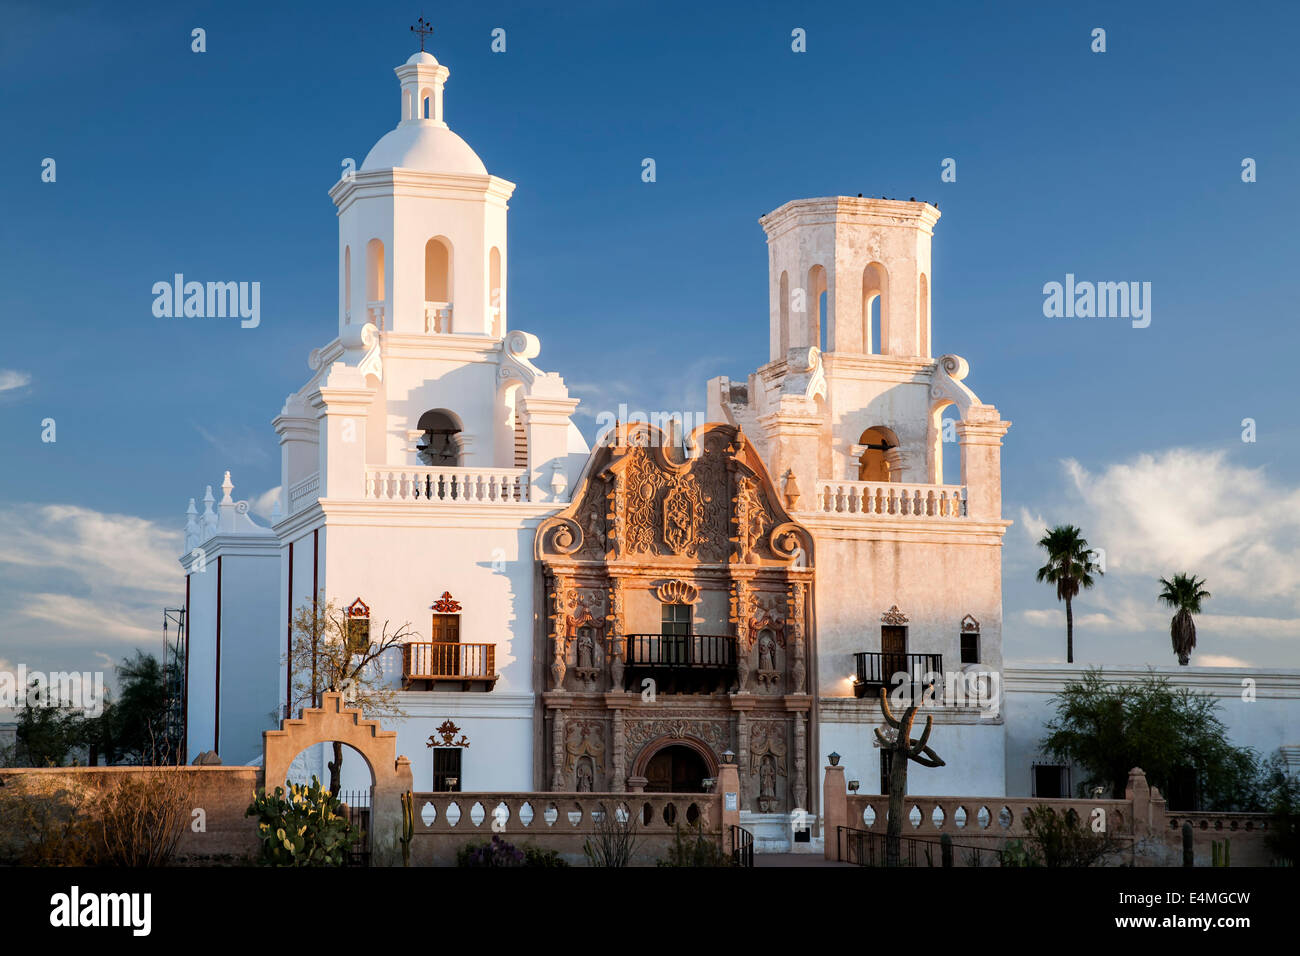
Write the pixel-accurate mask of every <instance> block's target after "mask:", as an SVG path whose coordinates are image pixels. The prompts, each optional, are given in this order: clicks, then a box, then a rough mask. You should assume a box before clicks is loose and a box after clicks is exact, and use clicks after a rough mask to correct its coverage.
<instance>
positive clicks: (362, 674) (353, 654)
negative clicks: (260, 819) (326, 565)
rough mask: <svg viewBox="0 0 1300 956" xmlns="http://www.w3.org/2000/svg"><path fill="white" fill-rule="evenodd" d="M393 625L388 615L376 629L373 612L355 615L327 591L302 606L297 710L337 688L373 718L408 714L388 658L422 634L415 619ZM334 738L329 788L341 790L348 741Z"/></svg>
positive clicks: (297, 627) (297, 625)
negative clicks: (415, 626)
mask: <svg viewBox="0 0 1300 956" xmlns="http://www.w3.org/2000/svg"><path fill="white" fill-rule="evenodd" d="M367 613H368V612H367ZM388 628H389V625H388V622H387V621H385V622H384V624H383V627H382V628H381V629H380V632H379V634H378V635H374V634H372V633H371V630H370V619H369V617H368V616H366V617H365V618H361V617H357V616H353V614H350V613H349V609H348V608H344V607H340V606H339V605H338V604H336V603H335V602H334V601H330V600H326V598H325V592H324V591H322V592H321V593H320V595H319V597H318V598H317V599H316V600H315V601H308V602H306V603H305V604H303V605H302V606H301V607H299V608H298V610H297V612H296V613H295V614H294V617H293V643H292V646H291V647H290V653H289V668H290V670H291V671H292V673H293V701H292V706H291V710H292V711H298V710H300V709H301V708H303V707H319V706H320V702H321V695H323V694H325V693H326V692H328V691H337V692H339V693H341V694H343V697H344V700H345V701H346V702H347V704H348V705H349V706H351V707H357V708H359V709H360V710H361V712H362V713H363V714H365V715H366V717H368V718H371V719H377V718H382V717H405V716H406V714H405V712H404V711H403V710H402V709H401V707H399V706H398V704H397V690H396V689H395V688H394V687H393V686H392V685H391V684H390V683H389V680H388V675H387V674H386V673H385V668H384V666H383V659H384V658H385V656H386V655H388V653H389V652H390V651H397V650H398V649H400V648H401V646H402V645H403V644H404V643H406V641H407V640H408V639H409V638H411V637H414V636H416V635H415V633H414V632H413V631H412V630H411V626H410V625H409V624H403V625H402V626H401V627H400V628H398V629H397V630H396V631H394V632H392V633H389V629H388ZM333 743H334V754H333V757H334V759H333V760H332V761H331V762H330V763H329V772H330V785H329V790H330V794H331V795H335V796H336V795H337V794H338V792H339V783H340V775H341V771H342V769H343V744H341V743H340V742H338V741H337V740H336V741H334V742H333Z"/></svg>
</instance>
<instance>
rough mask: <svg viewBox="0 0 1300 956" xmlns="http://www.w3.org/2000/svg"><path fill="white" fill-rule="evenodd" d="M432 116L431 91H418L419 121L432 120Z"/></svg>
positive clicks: (426, 89)
mask: <svg viewBox="0 0 1300 956" xmlns="http://www.w3.org/2000/svg"><path fill="white" fill-rule="evenodd" d="M434 118H435V117H434V115H433V90H430V89H428V88H425V89H423V90H420V119H434Z"/></svg>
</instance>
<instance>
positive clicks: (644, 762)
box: [631, 736, 719, 792]
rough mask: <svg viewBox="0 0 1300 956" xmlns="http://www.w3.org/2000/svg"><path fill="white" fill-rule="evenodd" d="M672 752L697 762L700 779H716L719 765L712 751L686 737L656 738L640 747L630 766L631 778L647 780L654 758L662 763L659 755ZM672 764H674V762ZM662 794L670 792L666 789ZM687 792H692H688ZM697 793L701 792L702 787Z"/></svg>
mask: <svg viewBox="0 0 1300 956" xmlns="http://www.w3.org/2000/svg"><path fill="white" fill-rule="evenodd" d="M674 750H676V751H680V752H682V753H681V756H682V757H685V758H687V759H688V760H689V759H690V758H694V759H695V760H697V761H698V765H699V766H700V767H701V768H702V769H703V773H702V775H701V778H708V777H711V778H713V779H715V780H716V779H717V776H718V767H719V763H718V758H717V756H716V755H715V754H714V753H713V750H712V749H711V748H710V747H709V745H708V744H706V743H705V742H704V741H702V740H699V739H697V738H694V737H687V736H683V737H656V738H655V739H654V740H651V741H650V742H649V743H647V744H646V745H645V746H644V747H642V748H641V752H640V753H639V754H637V757H636V760H635V761H634V762H633V764H632V774H631V776H633V777H640V778H643V779H647V780H649V778H650V776H651V773H650V771H651V769H652V767H651V764H652V763H653V762H654V761H655V758H656V757H660V759H661V761H662V757H661V755H663V754H671V752H672V751H674ZM672 762H674V763H675V762H676V761H672ZM648 789H649V788H648V787H647V790H648ZM663 792H670V790H667V789H666V790H664V791H663ZM672 792H676V791H672ZM687 792H693V791H689V790H688V791H687ZM699 792H703V787H702V786H701V788H700V791H699Z"/></svg>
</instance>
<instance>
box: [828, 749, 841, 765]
mask: <svg viewBox="0 0 1300 956" xmlns="http://www.w3.org/2000/svg"><path fill="white" fill-rule="evenodd" d="M830 761H831V766H832V767H838V766H839V765H840V755H839V754H837V753H836V752H835V751H834V750H832V751H831V756H830Z"/></svg>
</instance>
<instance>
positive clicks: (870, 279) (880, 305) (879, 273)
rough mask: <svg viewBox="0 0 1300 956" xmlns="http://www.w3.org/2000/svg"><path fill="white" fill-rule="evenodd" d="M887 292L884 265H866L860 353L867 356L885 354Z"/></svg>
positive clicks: (887, 280) (877, 263) (887, 284)
mask: <svg viewBox="0 0 1300 956" xmlns="http://www.w3.org/2000/svg"><path fill="white" fill-rule="evenodd" d="M888 290H889V275H888V273H886V272H885V267H884V265H882V264H881V263H879V262H873V263H871V264H870V265H868V266H867V268H866V269H864V270H863V272H862V351H864V352H866V353H867V354H868V355H884V354H886V352H887V347H886V345H887V342H888V332H887V331H886V328H885V315H886V312H885V306H886V301H887V299H888Z"/></svg>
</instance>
